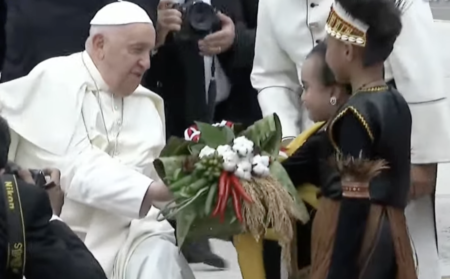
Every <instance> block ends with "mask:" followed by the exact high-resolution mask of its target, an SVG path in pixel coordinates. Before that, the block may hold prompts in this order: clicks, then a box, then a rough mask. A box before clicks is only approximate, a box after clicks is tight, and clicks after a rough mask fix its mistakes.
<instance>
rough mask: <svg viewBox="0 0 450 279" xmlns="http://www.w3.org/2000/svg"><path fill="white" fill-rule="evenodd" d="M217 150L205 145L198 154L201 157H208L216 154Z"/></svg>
mask: <svg viewBox="0 0 450 279" xmlns="http://www.w3.org/2000/svg"><path fill="white" fill-rule="evenodd" d="M215 152H216V150H215V149H214V148H211V147H209V146H205V147H203V148H202V150H201V151H200V154H199V155H198V157H200V159H201V158H203V157H208V156H211V155H214V153H215Z"/></svg>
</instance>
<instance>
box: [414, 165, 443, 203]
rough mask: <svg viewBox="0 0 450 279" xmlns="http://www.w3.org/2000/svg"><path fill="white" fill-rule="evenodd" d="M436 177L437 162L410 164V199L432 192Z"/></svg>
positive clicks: (434, 188)
mask: <svg viewBox="0 0 450 279" xmlns="http://www.w3.org/2000/svg"><path fill="white" fill-rule="evenodd" d="M436 179H437V164H426V165H425V164H424V165H412V166H411V189H410V199H411V200H414V199H418V198H421V197H424V196H427V195H432V194H434V192H435V190H436Z"/></svg>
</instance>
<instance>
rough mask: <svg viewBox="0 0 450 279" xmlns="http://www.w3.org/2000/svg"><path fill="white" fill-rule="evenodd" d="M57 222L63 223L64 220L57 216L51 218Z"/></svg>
mask: <svg viewBox="0 0 450 279" xmlns="http://www.w3.org/2000/svg"><path fill="white" fill-rule="evenodd" d="M55 220H58V221H61V222H62V219H61V218H59V217H58V216H56V215H52V218H50V221H55Z"/></svg>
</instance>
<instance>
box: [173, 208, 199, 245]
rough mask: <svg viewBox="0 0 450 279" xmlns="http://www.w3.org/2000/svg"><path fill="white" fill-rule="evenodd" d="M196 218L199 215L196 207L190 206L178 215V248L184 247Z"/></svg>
mask: <svg viewBox="0 0 450 279" xmlns="http://www.w3.org/2000/svg"><path fill="white" fill-rule="evenodd" d="M196 216H197V213H196V210H195V207H194V206H188V207H186V208H184V209H183V210H182V211H180V212H179V213H178V214H177V218H176V221H177V229H176V234H177V242H178V247H182V246H183V244H184V242H185V240H186V238H187V236H188V234H189V231H190V230H191V226H192V224H193V223H194V220H195V218H196Z"/></svg>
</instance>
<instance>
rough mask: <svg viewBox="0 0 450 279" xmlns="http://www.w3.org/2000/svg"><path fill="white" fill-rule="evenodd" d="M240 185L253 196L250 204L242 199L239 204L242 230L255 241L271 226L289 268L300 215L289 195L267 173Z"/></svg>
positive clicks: (290, 267) (290, 268)
mask: <svg viewBox="0 0 450 279" xmlns="http://www.w3.org/2000/svg"><path fill="white" fill-rule="evenodd" d="M242 187H243V188H244V189H245V191H246V192H247V193H248V194H249V196H250V197H251V198H252V199H253V203H246V202H244V203H243V207H242V210H243V218H244V224H245V225H246V228H245V229H246V231H248V232H250V233H251V234H252V235H253V237H255V239H256V240H257V241H259V239H260V238H261V237H262V236H263V235H264V234H265V233H266V230H267V229H268V228H272V229H273V230H274V232H275V233H276V234H277V235H278V237H279V240H278V243H279V245H280V246H281V249H282V259H283V261H284V262H285V264H286V265H287V268H288V270H289V271H291V270H292V266H291V265H292V264H291V251H290V249H291V242H292V240H293V237H294V230H293V226H294V220H295V219H297V220H298V219H299V216H300V213H299V212H298V210H297V206H296V204H295V201H294V199H293V197H292V196H291V195H290V194H289V192H288V191H287V190H286V189H285V188H284V187H283V186H282V185H281V184H280V183H279V182H278V181H277V180H276V179H274V178H273V177H271V176H269V177H265V178H253V179H252V180H251V181H242Z"/></svg>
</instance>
